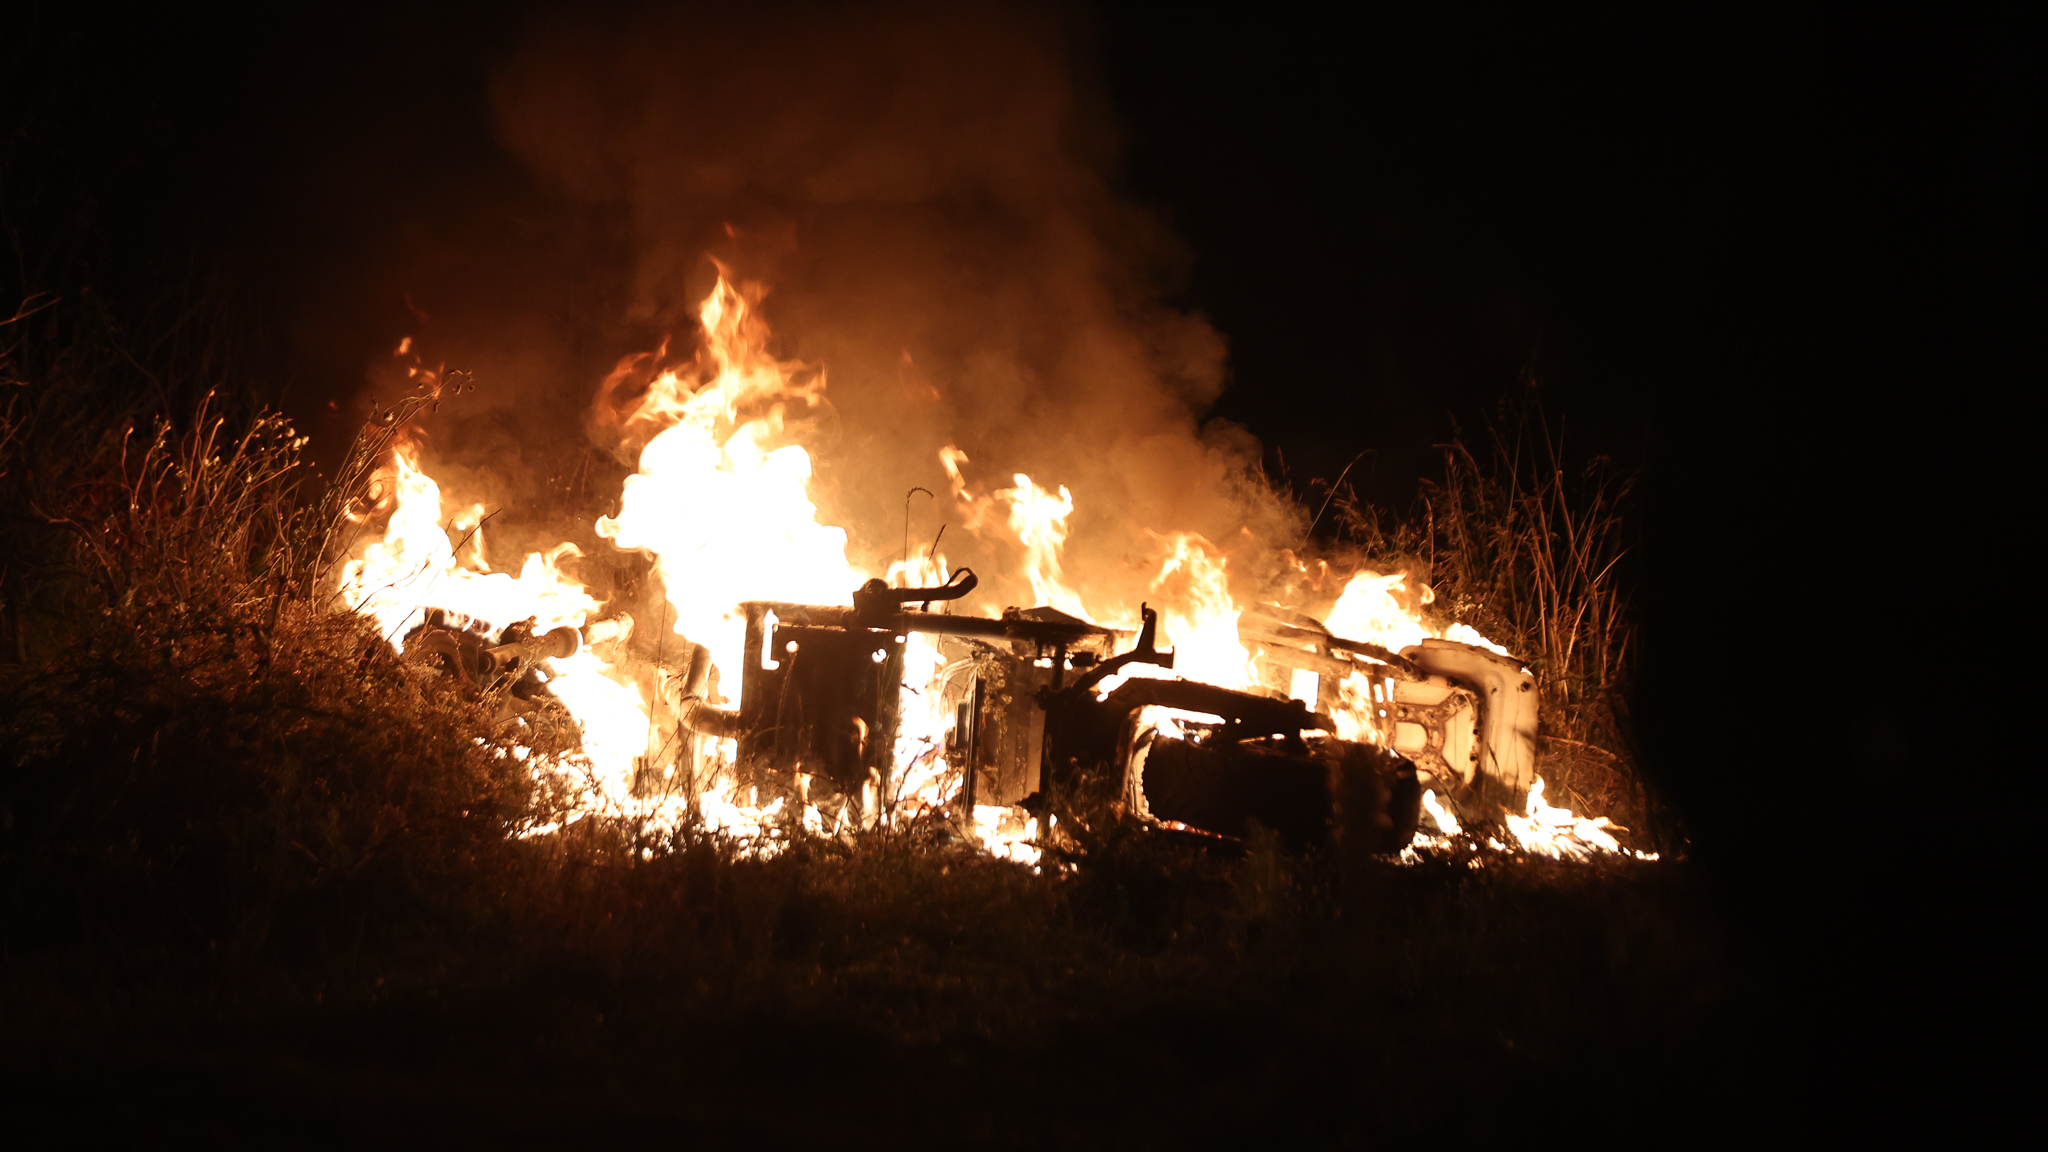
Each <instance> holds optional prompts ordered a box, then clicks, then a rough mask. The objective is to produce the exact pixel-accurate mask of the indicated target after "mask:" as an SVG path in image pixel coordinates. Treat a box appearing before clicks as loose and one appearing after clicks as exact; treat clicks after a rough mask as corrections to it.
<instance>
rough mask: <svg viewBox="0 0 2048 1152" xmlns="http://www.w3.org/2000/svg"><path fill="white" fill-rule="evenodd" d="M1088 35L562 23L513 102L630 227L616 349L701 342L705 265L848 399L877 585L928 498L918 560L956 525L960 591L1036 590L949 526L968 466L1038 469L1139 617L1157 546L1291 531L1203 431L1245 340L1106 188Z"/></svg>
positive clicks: (864, 22) (1273, 537)
mask: <svg viewBox="0 0 2048 1152" xmlns="http://www.w3.org/2000/svg"><path fill="white" fill-rule="evenodd" d="M1086 34H1087V29H1086V28H1085V26H1082V25H1081V24H1079V23H1078V22H1076V21H1075V20H1073V19H1072V18H1070V17H1068V16H1065V15H1062V14H1058V13H1049V12H1046V11H1043V10H1038V9H1029V8H1017V7H1007V6H997V5H987V4H946V5H901V6H891V7H877V6H872V5H865V6H856V7H847V8H838V7H830V8H827V7H815V6H803V7H782V8H773V9H768V10H765V11H762V10H749V11H747V12H743V13H741V12H734V11H730V10H726V9H720V8H713V7H705V8H695V9H681V10H664V11H661V12H658V13H657V12H635V13H632V14H621V13H620V12H618V11H611V12H608V13H604V14H589V15H585V14H579V15H573V16H558V17H554V18H550V19H545V20H542V21H539V22H536V23H535V24H534V25H533V26H532V27H531V29H530V31H529V34H528V35H527V36H526V38H525V40H524V42H523V44H522V46H521V47H520V48H519V49H518V50H517V51H516V52H515V53H514V55H513V56H512V57H511V58H510V59H509V61H508V62H507V63H506V64H505V65H504V66H503V67H502V68H501V69H500V70H499V71H498V73H497V74H496V76H495V78H494V82H493V86H492V100H493V105H494V107H495V109H496V111H497V114H498V117H499V123H500V127H501V131H502V134H503V138H504V140H505V141H506V142H507V144H508V145H509V146H510V147H511V149H512V150H513V152H514V153H515V154H516V155H517V156H519V157H520V158H521V159H522V160H523V161H524V162H525V163H526V164H527V165H529V166H530V167H531V169H532V170H533V171H534V173H536V174H537V176H538V178H539V179H540V182H541V184H542V187H543V188H544V189H546V190H548V191H549V192H551V193H553V194H555V195H557V196H559V197H561V198H562V199H563V200H564V201H566V202H567V203H568V204H570V205H573V206H574V209H575V210H576V211H580V212H583V213H585V214H586V215H588V216H591V217H593V218H599V217H601V218H606V219H615V220H621V221H623V224H622V227H623V228H624V229H625V233H626V236H627V244H626V247H627V249H628V250H629V251H630V252H631V257H630V261H629V266H628V267H627V268H625V269H623V270H621V273H620V274H621V275H622V276H624V277H625V279H624V281H623V288H622V291H620V292H619V293H617V294H616V295H612V294H607V295H608V296H610V299H607V300H601V301H599V302H598V303H599V304H600V305H604V304H609V305H610V306H612V307H614V308H618V309H619V310H620V313H621V314H617V315H615V316H613V317H605V318H600V320H599V321H597V324H598V326H599V327H603V326H605V325H611V326H612V329H613V330H614V331H620V332H624V331H637V332H640V333H644V334H646V335H647V337H648V338H649V339H650V340H651V339H653V338H655V334H657V333H672V334H674V335H675V336H676V338H677V340H678V341H679V342H680V343H683V344H687V343H688V341H689V339H690V338H691V336H692V330H693V328H694V311H695V309H696V307H697V304H698V302H699V301H700V300H701V299H702V298H703V296H704V295H705V292H706V291H707V290H708V288H709V287H710V285H711V283H712V280H713V277H714V276H715V270H714V266H713V264H712V262H711V258H712V257H716V258H717V259H718V260H719V261H721V262H723V263H724V264H725V265H726V266H727V267H729V268H731V269H732V270H733V271H734V273H735V274H736V275H737V276H738V277H740V278H743V279H752V280H758V281H760V282H763V283H765V284H767V285H768V286H769V287H770V288H771V293H770V295H769V296H768V297H767V298H766V301H765V304H764V311H765V313H766V315H767V318H768V320H769V322H770V323H771V325H772V326H773V328H774V330H775V332H776V334H777V338H778V341H779V348H778V351H779V352H780V353H781V354H782V355H785V356H789V357H792V358H799V359H802V360H805V361H809V362H812V363H816V364H821V365H823V366H824V367H825V369H826V371H827V373H828V376H829V386H828V392H827V395H828V397H829V399H830V403H831V409H832V411H831V417H830V423H829V426H828V427H826V428H825V429H823V430H822V433H821V434H822V435H823V437H824V441H823V443H822V445H821V450H820V451H818V452H817V453H816V457H817V460H818V465H819V477H818V479H819V491H820V496H821V502H822V504H823V506H824V511H825V514H826V516H827V517H828V518H829V519H831V520H832V521H833V522H836V523H839V524H842V525H844V526H846V527H847V528H848V529H849V530H850V531H851V532H852V533H853V537H854V549H855V552H856V558H857V559H865V560H868V561H870V562H873V561H877V560H879V561H882V562H886V561H887V560H888V559H893V558H894V556H895V555H896V553H897V551H898V549H899V547H900V545H901V533H902V525H903V506H904V499H905V495H904V494H905V492H906V490H907V489H909V488H910V487H911V486H912V485H923V486H925V487H927V488H930V489H932V490H934V491H937V492H939V493H940V494H941V497H942V499H941V501H940V502H939V503H937V504H935V505H928V504H923V503H920V504H917V505H914V506H913V513H914V518H913V525H912V532H913V535H914V536H922V537H924V538H925V539H926V540H929V537H930V534H931V532H932V531H934V530H935V529H936V528H937V526H938V524H939V522H941V521H951V522H952V523H954V524H955V526H956V527H955V530H954V531H952V532H949V533H948V534H947V537H946V544H945V550H946V551H947V552H948V553H949V554H950V555H951V556H952V557H953V559H954V560H955V562H956V563H959V562H969V563H973V564H975V565H976V566H977V568H978V569H979V570H982V571H984V572H985V573H987V574H990V575H993V574H994V573H995V572H997V571H1001V570H1003V569H1007V568H1009V567H1010V566H1011V565H1012V564H1013V563H1014V555H1013V554H1006V553H1005V552H1004V550H1003V549H1001V548H1000V547H996V546H992V545H982V546H979V547H977V546H975V544H974V542H972V541H971V540H969V539H968V538H967V535H966V534H965V533H963V532H960V531H959V530H958V525H959V523H960V521H961V516H960V515H959V510H958V509H956V508H949V507H947V506H946V502H945V500H944V499H943V498H944V494H945V484H944V479H945V477H944V473H943V472H942V471H941V469H940V467H939V463H938V460H937V456H936V452H937V449H938V448H939V447H940V446H941V445H944V444H947V443H955V444H957V445H959V447H961V448H962V449H964V450H965V451H966V452H967V453H968V455H969V457H970V458H971V460H972V463H971V464H970V465H969V468H968V471H969V473H970V475H971V476H972V477H974V478H976V479H977V480H978V481H979V483H980V485H981V486H982V488H983V489H984V490H986V489H990V488H997V487H1005V486H1007V485H1008V484H1009V476H1010V474H1011V473H1012V472H1016V471H1024V472H1029V473H1030V474H1031V475H1032V476H1033V477H1034V478H1035V479H1036V480H1038V481H1039V482H1040V483H1041V484H1045V485H1048V486H1056V485H1061V484H1064V485H1067V486H1068V487H1070V488H1071V489H1072V491H1073V492H1074V495H1075V499H1076V501H1077V503H1078V505H1079V510H1078V512H1077V514H1076V516H1075V518H1074V522H1073V535H1072V537H1071V539H1070V543H1069V546H1068V568H1069V571H1070V572H1073V573H1075V574H1077V575H1079V576H1081V577H1082V578H1084V579H1086V580H1087V581H1088V582H1089V583H1090V585H1091V586H1093V587H1096V588H1101V589H1103V590H1105V591H1107V592H1109V593H1110V594H1111V595H1112V596H1115V597H1118V598H1128V599H1129V600H1131V601H1135V600H1136V599H1138V598H1139V597H1141V596H1142V595H1143V583H1142V580H1143V577H1144V575H1146V574H1147V572H1148V571H1149V566H1148V565H1147V563H1146V556H1147V554H1148V553H1154V552H1156V551H1157V542H1156V541H1155V540H1154V539H1153V538H1151V537H1150V536H1148V535H1147V533H1146V530H1147V529H1151V530H1159V531H1176V530H1185V531H1197V532H1201V533H1203V534H1204V535H1206V536H1208V537H1210V538H1211V539H1212V540H1215V541H1217V542H1218V543H1219V544H1223V545H1225V546H1226V547H1230V548H1231V549H1232V550H1233V551H1242V552H1243V553H1244V556H1243V558H1242V559H1241V560H1239V561H1238V566H1239V567H1243V566H1245V565H1246V564H1250V563H1251V562H1252V557H1253V555H1254V554H1255V553H1263V552H1264V551H1266V550H1267V548H1269V547H1270V546H1277V545H1281V544H1285V543H1286V542H1287V537H1288V535H1289V533H1290V530H1291V528H1292V527H1293V522H1292V520H1291V519H1290V513H1289V512H1288V511H1287V510H1286V509H1285V508H1284V507H1283V506H1282V505H1281V504H1280V503H1279V502H1278V501H1276V500H1275V499H1274V498H1273V497H1272V496H1271V495H1270V493H1268V491H1267V490H1266V488H1265V486H1264V485H1263V483H1261V482H1260V481H1259V480H1258V478H1257V476H1256V474H1255V469H1256V462H1257V459H1258V448H1257V445H1256V443H1255V442H1253V441H1252V439H1251V437H1250V436H1249V435H1248V434H1246V433H1244V432H1243V431H1242V430H1240V429H1236V428H1233V427H1229V426H1223V425H1221V424H1220V423H1217V424H1212V425H1210V426H1209V427H1206V428H1205V427H1203V426H1202V425H1201V424H1200V423H1199V421H1200V417H1201V415H1202V414H1203V412H1204V411H1205V410H1206V409H1207V408H1208V407H1209V405H1210V404H1211V403H1212V402H1213V401H1214V400H1215V398H1216V397H1217V396H1218V394H1219V393H1220V392H1221V390H1222V387H1223V383H1224V374H1225V346H1224V341H1223V338H1222V337H1221V335H1220V334H1218V333H1217V332H1216V331H1215V330H1214V329H1213V328H1211V327H1210V326H1209V324H1208V323H1207V322H1206V321H1205V320H1204V319H1202V318H1201V317H1199V316H1191V315H1187V314H1185V313H1182V312H1178V311H1175V310H1174V309H1172V308H1169V307H1167V306H1165V305H1164V304H1162V303H1161V297H1162V295H1163V293H1164V292H1165V290H1166V289H1168V288H1169V287H1170V286H1171V283H1172V278H1173V276H1174V274H1175V272H1176V269H1177V268H1178V267H1179V266H1180V265H1181V264H1182V262H1183V258H1184V257H1183V253H1181V252H1180V250H1179V249H1178V248H1177V247H1176V245H1175V243H1174V241H1173V240H1172V238H1171V237H1170V236H1169V235H1168V234H1167V232H1166V231H1165V229H1164V228H1163V227H1162V226H1161V224H1160V222H1159V221H1158V220H1157V219H1156V218H1155V217H1154V216H1153V215H1152V214H1151V213H1150V212H1148V211H1147V210H1146V209H1145V208H1144V207H1143V206H1141V205H1137V204H1133V203H1131V202H1129V201H1128V200H1126V199H1123V198H1120V197H1119V195H1118V194H1117V193H1116V191H1115V190H1114V186H1113V174H1114V164H1115V159H1116V149H1115V138H1114V133H1113V132H1112V130H1111V120H1110V117H1109V115H1108V112H1107V109H1106V106H1105V105H1104V103H1103V101H1102V100H1101V98H1100V96H1099V94H1098V93H1097V92H1096V91H1095V90H1094V88H1093V87H1092V86H1091V85H1090V84H1089V83H1087V82H1086V80H1085V70H1084V69H1083V68H1082V67H1080V66H1079V64H1080V62H1085V59H1086V49H1085V45H1086V42H1087V36H1086ZM643 347H644V345H643ZM596 384H597V379H596V378H594V377H593V378H591V379H586V380H580V381H565V382H563V385H564V386H565V387H569V388H580V389H582V390H583V393H582V394H583V395H584V396H585V397H586V398H587V397H588V396H589V394H590V393H591V392H592V391H594V390H595V387H596ZM557 410H558V409H557ZM920 501H921V498H920ZM1247 530H1249V532H1250V533H1251V534H1252V535H1251V536H1250V537H1247V535H1246V532H1247ZM913 546H914V545H913ZM1007 591H1010V592H1011V593H1012V595H1013V596H1015V595H1016V594H1017V590H1016V589H1014V588H1012V589H1008V590H1007ZM1245 591H1249V589H1241V590H1240V595H1243V594H1244V592H1245ZM1113 604H1114V601H1110V602H1108V603H1105V604H1104V605H1103V607H1105V608H1108V607H1112V606H1113ZM988 606H992V605H985V607H988Z"/></svg>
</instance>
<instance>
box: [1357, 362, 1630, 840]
mask: <svg viewBox="0 0 2048 1152" xmlns="http://www.w3.org/2000/svg"><path fill="white" fill-rule="evenodd" d="M1442 449H1443V453H1444V475H1443V478H1442V479H1441V480H1437V481H1429V482H1425V483H1424V485H1423V489H1422V494H1421V497H1420V500H1419V506H1418V509H1417V512H1416V514H1415V516H1413V517H1412V518H1410V519H1409V520H1408V521H1406V522H1403V523H1400V524H1397V525H1395V526H1394V527H1393V528H1392V529H1391V530H1389V529H1388V528H1387V527H1386V526H1385V525H1384V524H1383V523H1382V520H1381V518H1380V514H1379V512H1378V510H1377V509H1374V508H1372V507H1370V506H1369V505H1365V504H1364V503H1363V502H1361V501H1360V500H1358V499H1357V497H1356V495H1355V494H1354V493H1352V492H1350V491H1348V490H1340V491H1339V493H1338V494H1337V497H1336V503H1337V507H1338V515H1339V517H1340V522H1341V524H1342V525H1343V527H1344V529H1345V531H1346V534H1347V535H1348V536H1350V537H1351V538H1352V539H1353V540H1354V541H1357V542H1358V543H1360V544H1361V545H1362V546H1363V547H1364V548H1365V550H1366V552H1367V554H1368V556H1369V557H1370V558H1371V561H1372V562H1373V563H1376V564H1381V565H1384V566H1386V567H1388V568H1389V569H1392V568H1398V567H1407V568H1409V569H1410V570H1413V571H1416V572H1418V574H1426V575H1425V576H1424V578H1425V579H1427V580H1428V582H1429V583H1430V585H1431V587H1432V588H1433V589H1434V590H1435V592H1436V602H1435V605H1434V607H1435V610H1436V611H1437V612H1438V613H1440V614H1442V615H1444V616H1447V617H1449V618H1451V619H1455V620H1459V621H1462V622H1464V623H1467V624H1470V625H1472V626H1473V627H1475V628H1477V629H1479V631H1480V632H1482V633H1484V634H1485V635H1487V636H1488V637H1490V638H1491V639H1493V640H1494V641H1495V642H1496V643H1499V644H1501V645H1503V646H1504V647H1506V648H1507V649H1509V650H1510V651H1512V652H1514V653H1515V654H1516V655H1517V656H1519V657H1521V658H1522V659H1524V660H1526V661H1528V662H1529V665H1530V667H1531V668H1532V669H1533V670H1534V671H1535V672H1536V673H1537V676H1538V679H1539V682H1540V683H1541V684H1542V692H1543V707H1542V748H1541V765H1540V768H1539V771H1540V772H1541V773H1542V775H1543V776H1544V778H1545V780H1546V781H1548V782H1549V783H1550V784H1551V785H1552V786H1553V791H1552V793H1551V795H1552V797H1553V798H1557V797H1559V796H1562V797H1564V798H1565V799H1566V800H1567V801H1568V802H1569V803H1571V804H1572V805H1573V806H1574V807H1576V808H1578V809H1579V810H1580V811H1590V812H1596V813H1602V814H1606V815H1610V816H1612V817H1614V818H1615V819H1616V820H1617V821H1619V822H1621V823H1624V824H1629V825H1637V824H1639V823H1640V822H1641V821H1642V820H1643V819H1644V818H1645V817H1646V815H1647V812H1646V808H1647V801H1646V798H1645V796H1644V794H1643V790H1642V783H1641V778H1640V774H1639V773H1638V771H1637V767H1636V763H1635V758H1634V755H1633V752H1632V743H1631V740H1630V736H1629V732H1628V726H1627V724H1628V722H1627V716H1628V712H1627V699H1628V691H1629V687H1630V682H1631V681H1630V676H1631V668H1632V662H1633V657H1634V655H1635V627H1634V624H1633V621H1632V619H1631V617H1630V615H1629V605H1628V592H1627V587H1626V584H1625V582H1624V571H1623V569H1624V559H1625V557H1626V556H1627V553H1628V548H1629V531H1630V521H1629V515H1630V502H1631V497H1632V495H1633V490H1634V480H1635V477H1634V475H1633V474H1632V473H1630V472H1627V471H1624V470H1621V469H1617V468H1616V467H1614V466H1613V464H1612V462H1611V461H1610V460H1609V459H1608V458H1606V457H1604V456H1602V457H1595V458H1593V459H1592V460H1590V461H1587V462H1586V463H1585V464H1584V465H1582V466H1579V467H1576V468H1567V466H1566V464H1565V459H1566V456H1565V448H1564V436H1563V433H1562V431H1560V430H1554V429H1553V428H1552V427H1551V424H1550V422H1549V420H1548V418H1547V417H1546V416H1545V415H1544V413H1543V411H1542V409H1541V408H1540V407H1539V406H1538V405H1537V404H1536V403H1535V402H1534V401H1533V399H1532V400H1530V401H1529V402H1526V403H1524V404H1522V405H1519V406H1511V407H1507V408H1505V409H1504V410H1503V411H1502V412H1501V413H1500V414H1499V415H1498V416H1497V417H1496V418H1495V419H1493V420H1491V421H1489V422H1488V423H1487V425H1486V429H1485V439H1484V441H1483V442H1482V447H1481V452H1483V453H1484V455H1483V456H1482V455H1480V454H1477V453H1475V452H1474V451H1473V449H1472V447H1471V446H1470V445H1469V444H1468V443H1466V441H1465V440H1464V439H1462V438H1461V439H1459V440H1457V441H1455V442H1453V443H1450V444H1446V445H1443V446H1442Z"/></svg>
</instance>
